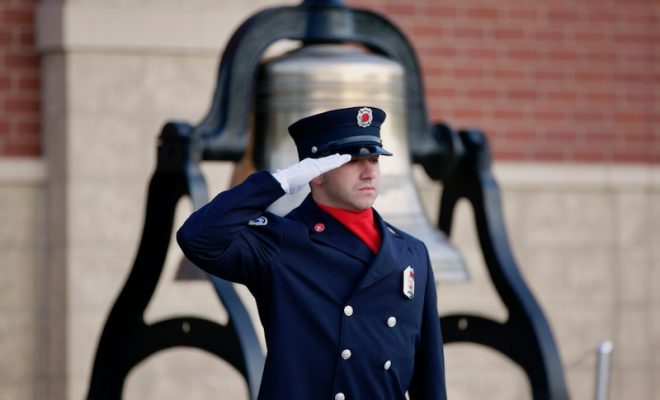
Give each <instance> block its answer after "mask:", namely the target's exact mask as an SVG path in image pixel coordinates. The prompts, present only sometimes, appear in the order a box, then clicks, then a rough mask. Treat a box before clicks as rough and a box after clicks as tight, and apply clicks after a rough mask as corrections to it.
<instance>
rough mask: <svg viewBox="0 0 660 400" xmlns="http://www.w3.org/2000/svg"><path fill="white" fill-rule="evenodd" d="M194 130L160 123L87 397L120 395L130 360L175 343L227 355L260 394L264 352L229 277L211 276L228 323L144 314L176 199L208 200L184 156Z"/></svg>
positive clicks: (200, 180)
mask: <svg viewBox="0 0 660 400" xmlns="http://www.w3.org/2000/svg"><path fill="white" fill-rule="evenodd" d="M190 132H191V129H190V126H187V125H185V124H168V125H166V126H165V127H164V128H163V132H162V134H161V137H160V139H161V143H160V145H159V147H158V164H157V167H156V172H155V173H154V175H153V177H152V178H151V183H150V185H149V193H148V197H147V212H146V217H145V222H144V230H143V233H142V240H141V242H140V247H139V250H138V254H137V257H136V259H135V263H134V265H133V269H132V270H131V273H130V275H129V276H128V279H127V280H126V284H125V285H124V288H123V289H122V291H121V293H120V294H119V297H118V298H117V301H116V302H115V304H114V307H113V308H112V311H111V312H110V315H109V316H108V320H107V321H106V324H105V328H104V330H103V333H102V335H101V339H100V341H99V345H98V349H97V352H96V359H95V360H94V368H93V370H92V377H91V382H90V386H89V392H88V395H87V399H88V400H98V399H108V400H110V399H121V398H122V391H123V388H124V381H125V380H126V377H127V376H128V374H129V372H130V371H131V369H132V368H133V367H135V366H136V365H138V364H139V363H140V362H141V361H142V360H144V359H146V358H147V357H149V356H151V355H153V354H155V353H157V352H159V351H161V350H165V349H168V348H171V347H175V346H186V347H195V348H198V349H202V350H206V351H208V352H209V353H211V354H215V355H216V356H218V357H220V358H222V359H224V360H226V361H227V362H228V363H229V364H231V365H232V366H233V367H234V368H236V370H238V371H239V372H240V373H241V374H242V375H243V377H244V378H245V380H246V382H247V386H248V391H249V393H250V398H251V399H256V397H257V393H258V390H259V382H260V381H261V372H262V371H263V360H264V356H263V354H262V352H261V347H260V345H259V340H258V339H257V335H256V332H255V330H254V327H253V325H252V322H251V321H250V317H249V315H248V313H247V311H246V310H245V307H244V306H243V303H242V302H241V300H240V298H239V297H238V295H237V294H236V292H235V291H234V288H233V286H232V285H231V284H230V283H228V282H226V281H223V280H221V279H218V278H215V277H212V276H209V278H210V279H211V283H212V284H213V286H214V288H215V291H216V293H217V294H218V296H219V297H220V300H221V301H222V303H223V305H224V306H225V308H226V310H227V314H228V316H229V322H228V323H227V325H224V326H223V325H219V324H217V323H215V322H211V321H208V320H204V319H200V318H195V317H181V318H173V319H167V320H164V321H159V322H156V323H154V324H152V325H147V324H146V323H145V321H144V311H145V309H146V307H147V305H148V304H149V301H150V299H151V297H152V296H153V293H154V290H155V289H156V285H157V284H158V280H159V279H160V275H161V273H162V270H163V264H164V262H165V257H166V254H167V249H168V247H169V242H170V236H171V235H172V225H173V221H174V212H175V208H176V204H177V202H178V201H179V199H180V198H181V197H182V196H185V195H188V196H190V197H191V199H192V202H193V206H194V207H195V208H198V207H200V206H202V205H204V204H205V203H206V201H207V200H208V196H207V194H206V192H207V190H206V182H205V180H204V177H203V176H202V174H201V171H200V170H199V168H198V164H193V163H190V162H189V161H190V160H189V158H188V157H187V156H188V154H187V151H188V150H189V147H190V136H189V133H190Z"/></svg>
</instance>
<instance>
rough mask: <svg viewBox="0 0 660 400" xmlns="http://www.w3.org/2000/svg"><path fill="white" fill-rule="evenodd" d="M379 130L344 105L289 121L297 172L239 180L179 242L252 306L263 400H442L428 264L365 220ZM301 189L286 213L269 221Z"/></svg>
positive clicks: (372, 117) (395, 235) (415, 243)
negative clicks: (263, 349)
mask: <svg viewBox="0 0 660 400" xmlns="http://www.w3.org/2000/svg"><path fill="white" fill-rule="evenodd" d="M384 120H385V113H384V112H383V111H382V110H380V109H378V108H375V107H352V108H345V109H339V110H331V111H327V112H324V113H321V114H316V115H312V116H309V117H307V118H303V119H301V120H299V121H297V122H295V123H294V124H293V125H291V126H290V127H289V133H290V134H291V137H292V138H293V140H294V142H295V143H296V147H297V149H298V156H299V159H300V160H302V161H300V162H299V163H297V164H294V165H293V166H290V167H288V168H285V169H282V170H278V171H276V172H275V173H272V174H271V173H270V172H267V171H259V172H256V173H254V174H252V175H250V176H249V177H248V178H247V179H246V180H245V181H244V182H243V183H241V184H239V185H238V186H236V187H234V188H233V189H230V190H228V191H225V192H222V193H220V194H219V195H218V196H216V197H215V198H214V199H213V200H212V201H211V202H209V203H208V204H207V205H205V206H204V207H202V208H200V209H199V210H197V211H196V212H194V213H193V214H192V215H191V216H190V217H189V218H188V220H187V221H186V222H185V223H184V225H183V226H182V227H181V228H180V229H179V231H178V232H177V240H178V242H179V245H180V246H181V248H182V249H183V252H184V253H185V255H186V257H188V259H190V260H191V261H192V262H193V263H195V264H196V265H197V266H199V267H200V268H202V269H204V270H205V271H207V272H208V273H210V274H213V275H215V276H218V277H220V278H223V279H226V280H229V281H233V282H238V283H242V284H245V285H246V286H247V287H248V288H249V290H250V292H251V293H252V294H253V295H254V297H255V299H256V302H257V307H258V310H259V317H260V319H261V323H262V325H263V327H264V332H265V338H266V345H267V350H268V353H267V356H266V363H265V367H264V373H263V378H262V381H261V387H260V390H259V399H261V400H271V399H272V400H279V399H293V400H326V399H327V400H332V399H334V400H380V399H382V400H403V399H406V392H407V393H408V396H409V398H410V399H412V400H419V399H428V400H442V399H446V391H445V377H444V375H445V373H444V358H443V350H442V335H441V333H440V322H439V319H438V312H437V308H436V307H437V306H436V293H435V285H434V280H433V273H432V270H431V265H430V260H429V256H428V252H427V250H426V247H425V246H424V244H423V243H422V242H421V241H419V240H418V239H415V238H413V237H412V236H410V235H408V234H406V233H405V232H402V231H400V230H398V229H397V228H396V227H394V226H391V225H389V224H388V223H387V222H385V221H383V219H382V218H381V217H380V215H379V214H378V213H377V212H376V211H375V210H374V209H373V208H372V205H373V203H374V201H375V200H376V196H377V195H378V189H379V178H380V169H379V164H378V163H379V156H390V155H392V154H391V153H390V152H388V151H387V150H385V149H384V148H383V147H382V143H381V138H380V126H381V124H382V123H383V121H384ZM307 185H309V186H310V188H311V193H310V195H309V196H307V198H306V199H305V200H304V201H303V202H302V204H301V205H299V206H298V207H297V208H295V209H294V210H293V211H291V212H290V213H289V214H288V215H286V216H284V217H279V216H276V215H274V214H272V213H269V212H267V211H266V209H267V208H268V206H270V204H272V203H273V202H274V201H276V200H277V199H278V198H280V197H282V196H284V195H285V194H293V193H296V192H297V191H298V190H300V189H301V188H303V187H305V186H307ZM405 206H406V205H405V204H401V207H405Z"/></svg>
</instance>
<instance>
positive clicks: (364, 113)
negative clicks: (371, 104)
mask: <svg viewBox="0 0 660 400" xmlns="http://www.w3.org/2000/svg"><path fill="white" fill-rule="evenodd" d="M373 119H374V116H373V114H372V113H371V108H368V107H362V108H360V109H359V110H358V113H357V124H358V126H361V127H363V128H366V127H367V126H369V125H371V121H373Z"/></svg>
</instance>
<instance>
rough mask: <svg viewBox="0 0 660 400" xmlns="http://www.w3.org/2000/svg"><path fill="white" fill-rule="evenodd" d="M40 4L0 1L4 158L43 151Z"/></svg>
mask: <svg viewBox="0 0 660 400" xmlns="http://www.w3.org/2000/svg"><path fill="white" fill-rule="evenodd" d="M36 4H37V0H2V1H1V2H0V157H2V156H35V155H40V154H41V137H40V126H39V81H40V79H39V73H40V72H39V57H38V56H37V52H36V49H35V34H34V31H35V29H34V23H35V18H34V9H35V7H36Z"/></svg>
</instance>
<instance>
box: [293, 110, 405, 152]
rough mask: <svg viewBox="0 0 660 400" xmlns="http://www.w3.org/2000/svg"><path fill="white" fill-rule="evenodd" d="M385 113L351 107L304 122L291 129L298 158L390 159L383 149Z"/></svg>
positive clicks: (304, 120) (318, 115)
mask: <svg viewBox="0 0 660 400" xmlns="http://www.w3.org/2000/svg"><path fill="white" fill-rule="evenodd" d="M383 121H385V112H384V111H383V110H381V109H380V108H376V107H350V108H341V109H337V110H330V111H326V112H323V113H320V114H314V115H310V116H309V117H305V118H302V119H300V120H298V121H296V122H294V123H293V124H291V125H290V126H289V134H290V135H291V137H292V138H293V141H294V142H295V143H296V147H297V149H298V158H299V159H300V160H302V159H305V158H308V157H309V158H319V157H323V156H327V155H330V154H335V153H340V154H350V155H352V156H374V155H383V156H391V155H392V153H390V152H389V151H387V150H385V149H384V148H383V147H382V140H381V138H380V126H381V125H382V123H383Z"/></svg>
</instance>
